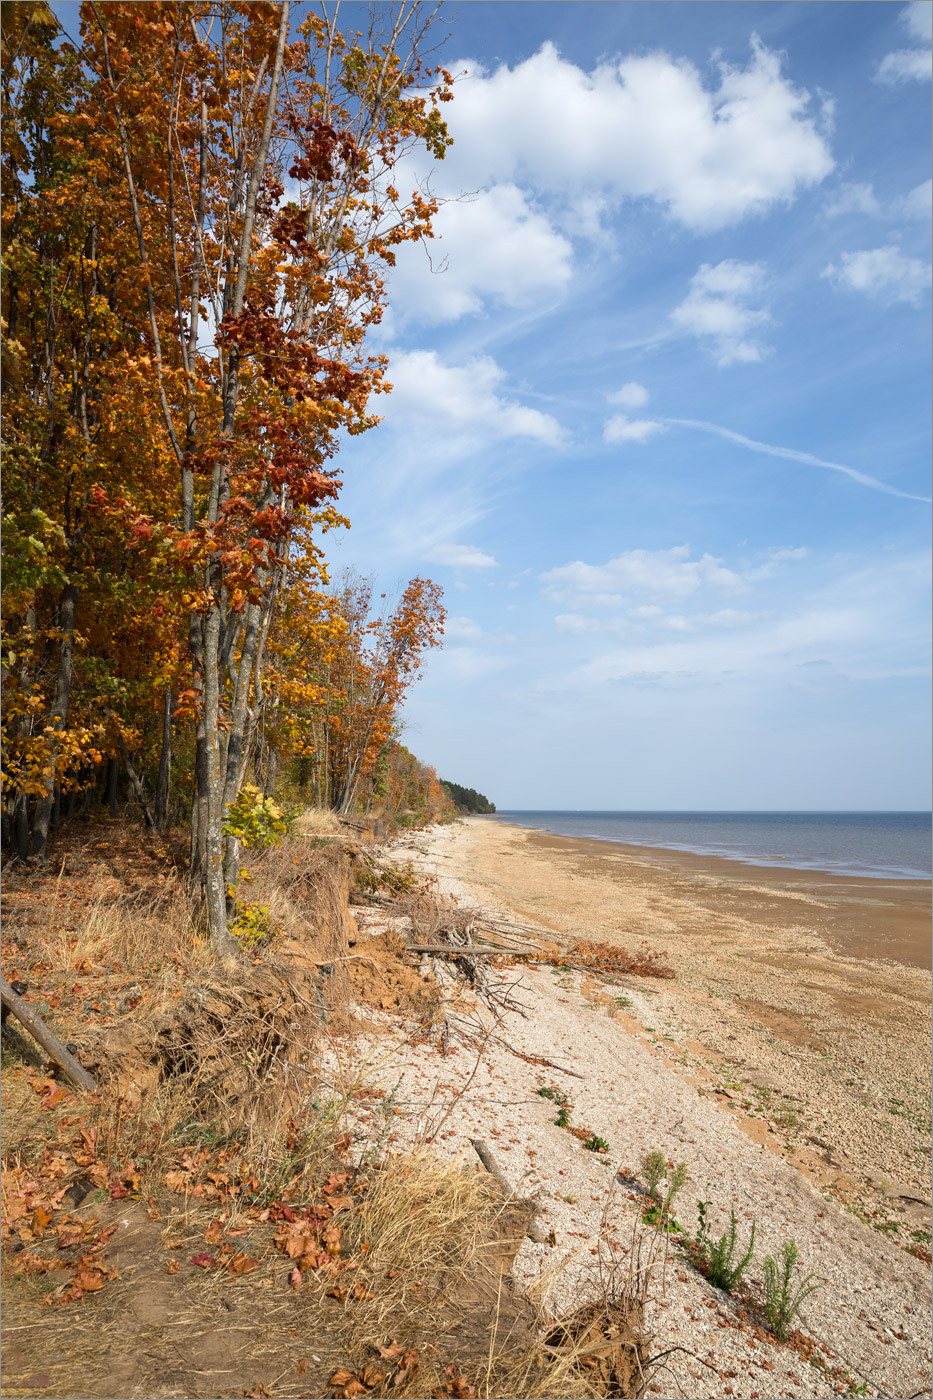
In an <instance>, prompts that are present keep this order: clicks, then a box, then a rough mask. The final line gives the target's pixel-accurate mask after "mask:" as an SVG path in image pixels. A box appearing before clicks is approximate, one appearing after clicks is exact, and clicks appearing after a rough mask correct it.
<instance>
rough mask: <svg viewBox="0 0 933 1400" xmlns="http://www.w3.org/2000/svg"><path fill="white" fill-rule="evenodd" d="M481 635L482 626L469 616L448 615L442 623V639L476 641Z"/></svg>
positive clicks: (448, 640)
mask: <svg viewBox="0 0 933 1400" xmlns="http://www.w3.org/2000/svg"><path fill="white" fill-rule="evenodd" d="M485 557H488V556H485ZM493 562H495V561H493ZM474 567H475V566H474ZM482 636H483V629H482V627H480V625H479V623H478V622H474V621H473V619H472V618H471V617H448V619H447V621H446V622H445V623H444V639H445V641H447V642H476V641H479V639H480V638H481V637H482Z"/></svg>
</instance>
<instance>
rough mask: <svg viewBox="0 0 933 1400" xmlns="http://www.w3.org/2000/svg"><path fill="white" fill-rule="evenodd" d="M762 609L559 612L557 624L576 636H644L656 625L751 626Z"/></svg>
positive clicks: (674, 628)
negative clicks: (596, 613) (623, 613)
mask: <svg viewBox="0 0 933 1400" xmlns="http://www.w3.org/2000/svg"><path fill="white" fill-rule="evenodd" d="M764 616H765V614H764V613H760V612H743V611H740V610H739V609H737V608H720V609H719V610H718V611H717V612H714V613H691V614H689V615H688V616H684V614H682V613H666V612H665V611H664V609H663V608H659V607H658V606H657V605H656V604H646V605H645V606H644V607H640V608H631V609H630V610H629V613H628V616H627V617H605V618H595V617H584V616H583V615H582V614H581V613H558V614H557V616H556V617H555V618H554V625H555V626H556V627H557V628H558V630H559V631H561V632H570V633H573V634H574V635H576V636H587V635H590V634H592V633H595V632H603V633H607V632H609V633H613V632H614V633H627V634H629V635H630V636H633V637H639V636H643V635H644V633H645V631H646V629H647V628H650V627H653V628H656V629H658V630H659V631H662V632H679V633H687V632H703V631H705V630H706V629H707V628H709V627H727V628H730V629H732V628H736V627H749V626H750V625H751V624H752V623H753V622H757V621H758V620H759V618H762V617H764Z"/></svg>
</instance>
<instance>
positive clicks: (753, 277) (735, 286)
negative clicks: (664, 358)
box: [671, 258, 771, 366]
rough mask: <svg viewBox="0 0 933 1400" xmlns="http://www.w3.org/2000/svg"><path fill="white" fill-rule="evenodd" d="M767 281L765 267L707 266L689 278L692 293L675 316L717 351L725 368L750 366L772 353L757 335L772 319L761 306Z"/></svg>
mask: <svg viewBox="0 0 933 1400" xmlns="http://www.w3.org/2000/svg"><path fill="white" fill-rule="evenodd" d="M766 282H767V276H766V272H765V268H764V266H763V264H761V263H747V262H738V261H737V260H736V259H735V258H726V259H725V260H724V261H723V262H721V263H717V264H716V265H715V266H713V265H712V264H711V263H703V265H702V266H701V267H700V268H699V270H698V271H697V272H696V273H695V274H694V276H693V277H692V278H691V279H690V291H689V292H688V294H687V297H686V299H685V300H684V301H682V302H681V304H680V305H679V306H678V307H675V309H674V310H673V311H672V312H671V320H672V321H673V322H674V324H675V325H677V326H680V327H681V329H682V330H684V331H687V332H688V333H689V334H691V335H695V336H696V337H697V339H698V340H700V341H702V342H706V343H707V344H709V345H710V346H711V348H712V351H713V354H714V356H715V358H716V363H717V364H719V365H721V366H726V365H732V364H750V363H754V362H755V361H758V360H760V359H761V358H762V356H763V355H765V354H766V353H767V348H766V346H765V345H764V344H763V343H762V342H761V340H760V339H758V338H757V336H756V335H755V334H754V332H755V330H756V328H757V327H759V326H763V325H765V324H766V323H767V322H768V321H770V319H771V314H770V312H769V311H768V310H767V308H765V307H762V306H756V305H755V304H754V303H755V302H756V301H759V300H760V298H761V296H762V293H763V291H764V288H765V285H766Z"/></svg>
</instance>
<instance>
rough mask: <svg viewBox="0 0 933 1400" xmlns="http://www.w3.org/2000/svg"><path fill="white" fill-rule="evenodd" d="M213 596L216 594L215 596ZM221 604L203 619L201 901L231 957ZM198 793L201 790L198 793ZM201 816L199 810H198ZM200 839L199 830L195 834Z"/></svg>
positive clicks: (223, 953) (221, 954) (216, 941)
mask: <svg viewBox="0 0 933 1400" xmlns="http://www.w3.org/2000/svg"><path fill="white" fill-rule="evenodd" d="M215 596H216V595H215ZM219 661H220V606H219V604H218V603H216V602H215V603H214V604H213V605H212V606H211V608H210V610H209V611H208V612H207V614H206V616H205V619H204V732H205V739H206V759H207V765H206V766H207V772H206V775H205V777H206V788H207V792H206V796H207V822H206V830H205V834H204V869H203V875H202V879H203V887H204V902H205V905H206V907H207V921H208V926H209V928H210V934H211V942H212V944H213V946H214V952H215V953H216V955H217V957H218V958H221V959H222V960H224V961H228V960H229V959H230V958H232V957H233V956H234V953H235V950H236V943H235V942H234V940H233V939H232V938H231V937H230V934H229V933H228V931H227V891H226V884H225V880H224V834H223V819H224V802H223V799H224V783H223V774H222V772H221V742H220V666H219ZM199 796H200V793H199ZM199 818H200V813H199ZM198 836H199V841H200V831H199V833H198Z"/></svg>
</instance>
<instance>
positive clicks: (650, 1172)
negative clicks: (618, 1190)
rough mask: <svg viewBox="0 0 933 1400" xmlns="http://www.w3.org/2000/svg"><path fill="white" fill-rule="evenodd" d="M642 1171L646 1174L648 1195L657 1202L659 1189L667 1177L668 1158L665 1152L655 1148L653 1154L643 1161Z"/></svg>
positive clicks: (650, 1153)
mask: <svg viewBox="0 0 933 1400" xmlns="http://www.w3.org/2000/svg"><path fill="white" fill-rule="evenodd" d="M641 1169H642V1171H643V1172H644V1176H645V1185H646V1186H647V1187H648V1195H649V1196H650V1197H651V1199H652V1200H653V1201H656V1200H657V1199H658V1187H659V1186H660V1185H661V1182H662V1181H663V1180H664V1178H665V1177H666V1176H667V1158H666V1157H665V1155H664V1153H663V1152H661V1151H659V1150H658V1148H655V1150H654V1151H653V1152H649V1153H648V1155H647V1156H646V1157H643V1158H642V1159H641Z"/></svg>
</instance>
